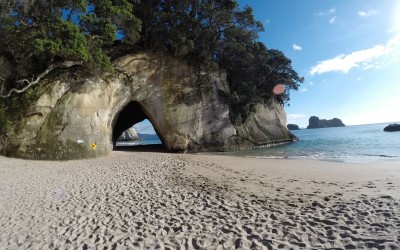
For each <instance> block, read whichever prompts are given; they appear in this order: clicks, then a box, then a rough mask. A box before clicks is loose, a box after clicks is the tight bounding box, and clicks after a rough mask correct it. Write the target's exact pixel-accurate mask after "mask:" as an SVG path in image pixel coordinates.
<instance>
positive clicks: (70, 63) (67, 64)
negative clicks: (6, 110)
mask: <svg viewBox="0 0 400 250" xmlns="http://www.w3.org/2000/svg"><path fill="white" fill-rule="evenodd" d="M82 64H83V62H74V61H65V62H61V63H55V64H51V65H50V66H49V67H48V68H47V69H46V70H45V71H44V72H43V73H41V74H40V75H38V76H37V77H36V79H35V80H32V81H29V80H28V79H22V80H19V81H17V83H26V84H27V85H26V86H25V87H23V88H22V89H16V88H13V89H11V90H10V91H9V92H8V94H6V95H0V97H1V98H8V97H10V96H11V94H12V93H17V94H20V93H23V92H25V91H26V90H27V89H29V88H30V87H32V86H34V85H36V84H38V83H39V82H40V80H42V78H43V77H45V76H46V75H47V74H49V73H50V72H51V71H53V70H54V69H57V68H63V69H66V68H71V67H72V66H77V65H82ZM2 80H4V79H2Z"/></svg>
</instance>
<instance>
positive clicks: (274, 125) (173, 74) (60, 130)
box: [0, 53, 295, 160]
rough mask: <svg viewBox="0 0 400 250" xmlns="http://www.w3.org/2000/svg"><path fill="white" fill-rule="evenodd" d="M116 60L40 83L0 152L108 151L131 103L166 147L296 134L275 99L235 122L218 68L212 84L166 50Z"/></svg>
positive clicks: (61, 155)
mask: <svg viewBox="0 0 400 250" xmlns="http://www.w3.org/2000/svg"><path fill="white" fill-rule="evenodd" d="M113 66H114V68H115V70H114V72H113V73H112V74H103V75H96V76H75V77H74V79H70V78H71V77H70V78H68V77H65V76H64V77H60V78H58V79H56V80H53V81H52V82H47V83H46V82H42V83H41V84H42V85H45V84H47V86H49V88H48V89H47V91H46V92H45V93H43V95H42V96H40V98H39V99H38V101H37V102H36V103H34V105H32V106H31V107H30V108H29V110H28V112H27V113H26V116H25V117H24V118H23V119H22V120H21V121H18V122H19V123H20V126H18V130H16V131H15V132H10V133H9V134H8V135H7V143H1V144H0V152H1V153H2V154H5V155H8V156H12V157H21V158H31V159H52V160H57V159H58V160H68V159H77V158H89V157H97V156H103V155H107V154H108V153H109V152H110V151H112V150H113V140H114V137H115V135H114V133H113V130H114V126H115V125H116V123H117V120H118V119H117V117H118V116H119V115H120V114H121V112H124V110H125V108H126V107H131V106H132V108H133V109H134V110H137V111H138V110H141V111H142V113H140V112H138V117H136V118H135V119H136V120H140V119H142V117H143V114H144V115H146V116H147V117H148V118H149V119H150V120H151V122H152V124H153V125H154V126H155V129H156V130H157V132H158V133H159V136H160V138H161V140H162V142H163V144H164V145H165V147H166V148H167V150H169V151H179V152H184V151H223V150H238V149H247V148H251V147H254V146H260V145H265V144H270V143H277V142H289V141H293V140H295V137H294V136H293V135H292V134H291V133H290V132H289V131H288V130H287V128H286V116H285V112H284V110H283V107H282V106H281V105H279V104H278V103H274V102H272V103H271V104H268V106H267V105H259V106H257V108H256V113H254V114H253V115H252V116H251V117H249V119H248V120H247V121H246V123H244V124H241V125H237V126H234V125H233V124H232V123H231V121H230V116H229V106H228V103H227V101H226V99H224V98H223V96H226V94H227V93H228V92H229V89H228V83H227V82H226V76H225V74H223V73H218V72H216V73H213V74H210V75H209V76H210V82H209V83H208V84H209V86H210V87H208V88H203V87H202V85H201V84H200V83H199V81H198V72H196V71H194V69H193V68H192V67H191V66H190V65H188V64H187V63H186V62H185V61H183V60H180V59H176V58H173V57H169V56H165V55H160V54H152V53H139V54H135V55H127V56H124V57H121V58H118V59H116V60H115V62H114V64H113ZM221 93H225V94H222V95H221ZM130 105H131V106H130ZM139 106H140V107H139ZM136 120H135V121H136ZM131 122H133V120H132V121H128V122H127V124H129V123H131ZM118 126H120V125H118ZM125 126H127V125H124V126H122V125H121V128H118V130H120V129H122V127H125Z"/></svg>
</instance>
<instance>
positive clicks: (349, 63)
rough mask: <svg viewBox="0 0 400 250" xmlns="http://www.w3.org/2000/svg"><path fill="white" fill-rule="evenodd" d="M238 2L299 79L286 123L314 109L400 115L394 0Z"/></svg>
mask: <svg viewBox="0 0 400 250" xmlns="http://www.w3.org/2000/svg"><path fill="white" fill-rule="evenodd" d="M239 2H240V4H241V5H242V6H245V5H249V6H251V7H252V8H253V10H254V15H255V17H256V19H257V20H259V21H261V22H262V23H263V24H264V27H265V32H263V33H261V34H260V38H259V40H260V41H261V42H263V43H264V44H266V45H267V47H268V48H270V49H279V50H281V51H283V52H284V53H285V55H286V56H287V57H289V58H290V59H291V60H292V66H293V68H294V69H295V70H296V71H297V72H298V73H299V74H300V75H301V76H303V77H304V78H305V81H304V83H303V84H302V86H301V87H300V89H299V91H297V92H294V91H293V92H291V101H290V106H286V107H285V110H286V113H287V117H288V123H296V124H298V125H300V127H306V126H307V125H308V119H309V117H310V116H312V115H316V116H318V117H320V118H321V119H322V118H324V119H331V118H334V117H337V118H340V119H342V121H343V122H344V123H345V124H346V125H356V124H369V123H380V122H396V121H400V1H398V0H239ZM147 125H149V123H148V122H145V123H144V124H143V126H144V127H146V128H148V126H147ZM145 132H146V133H147V132H150V130H146V131H145Z"/></svg>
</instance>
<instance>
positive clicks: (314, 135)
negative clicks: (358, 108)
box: [235, 123, 400, 164]
mask: <svg viewBox="0 0 400 250" xmlns="http://www.w3.org/2000/svg"><path fill="white" fill-rule="evenodd" d="M388 124H389V123H387V124H372V125H357V126H346V127H338V128H321V129H302V130H295V131H291V132H292V133H293V134H295V135H296V136H297V137H298V138H299V140H298V141H297V142H295V143H292V144H287V145H281V146H275V147H265V148H259V149H254V150H247V151H242V152H236V153H235V155H240V156H248V157H257V158H289V159H290V158H292V159H299V158H304V159H319V160H328V161H345V162H369V161H382V160H383V161H399V164H400V132H384V131H383V129H384V127H385V126H387V125H388Z"/></svg>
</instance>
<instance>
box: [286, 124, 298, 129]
mask: <svg viewBox="0 0 400 250" xmlns="http://www.w3.org/2000/svg"><path fill="white" fill-rule="evenodd" d="M287 128H288V129H289V130H300V128H299V125H297V124H288V125H287Z"/></svg>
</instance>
